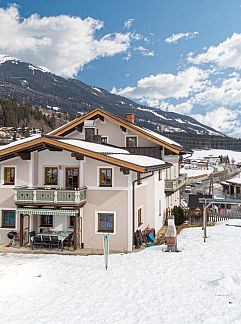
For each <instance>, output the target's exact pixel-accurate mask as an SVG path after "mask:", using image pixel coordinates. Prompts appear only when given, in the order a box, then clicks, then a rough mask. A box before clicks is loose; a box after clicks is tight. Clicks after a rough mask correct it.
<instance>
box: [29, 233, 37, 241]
mask: <svg viewBox="0 0 241 324" xmlns="http://www.w3.org/2000/svg"><path fill="white" fill-rule="evenodd" d="M28 235H29V242H30V243H31V239H32V237H33V236H35V235H36V233H35V231H32V232H29V234H28Z"/></svg>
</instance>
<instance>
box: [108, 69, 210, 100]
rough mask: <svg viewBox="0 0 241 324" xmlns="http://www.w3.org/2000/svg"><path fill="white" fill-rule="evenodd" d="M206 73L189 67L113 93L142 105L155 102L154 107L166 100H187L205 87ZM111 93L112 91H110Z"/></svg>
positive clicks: (147, 78)
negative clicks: (138, 101)
mask: <svg viewBox="0 0 241 324" xmlns="http://www.w3.org/2000/svg"><path fill="white" fill-rule="evenodd" d="M207 78H208V73H207V72H205V71H203V70H201V69H199V68H196V67H190V68H188V69H186V70H183V71H179V72H178V73H177V75H174V74H165V73H160V74H157V75H150V76H148V77H145V78H143V79H140V80H139V81H138V82H137V84H136V86H133V87H126V88H124V89H118V90H117V89H115V93H117V94H119V95H121V96H126V97H128V98H130V99H135V100H140V101H141V102H142V103H146V104H147V103H149V104H150V102H155V106H156V105H157V104H158V102H159V103H160V102H161V101H162V100H163V99H166V98H175V99H179V98H187V97H188V96H189V95H191V94H192V93H194V92H195V93H196V92H199V91H201V90H203V89H204V88H206V87H207V85H208V84H209V83H208V80H207ZM112 91H113V90H112Z"/></svg>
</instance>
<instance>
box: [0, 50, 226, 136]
mask: <svg viewBox="0 0 241 324" xmlns="http://www.w3.org/2000/svg"><path fill="white" fill-rule="evenodd" d="M0 98H2V99H8V98H15V99H17V100H21V101H25V102H30V103H31V104H34V105H38V106H40V107H42V108H48V109H54V110H60V111H61V112H64V113H68V114H73V115H76V114H77V113H78V112H79V113H86V112H88V111H90V110H92V109H93V108H96V107H99V108H102V109H105V110H107V111H109V112H111V113H113V114H116V115H118V116H120V117H124V116H125V114H126V113H130V112H133V113H134V114H135V115H136V118H137V120H138V124H139V125H140V126H143V127H146V128H149V129H151V130H153V131H157V132H159V133H178V132H179V133H186V134H189V133H191V134H201V135H217V136H226V135H224V134H222V133H220V132H218V131H216V130H215V129H213V128H211V127H209V126H206V125H204V124H201V123H199V122H198V121H196V120H195V119H194V118H192V117H189V116H186V115H181V114H178V113H175V112H165V111H162V110H160V109H157V108H151V107H148V106H144V105H140V104H138V103H136V102H133V101H132V100H130V99H127V98H125V97H122V96H119V95H115V94H112V93H110V92H109V91H107V90H105V89H102V88H99V87H95V86H90V85H87V84H85V83H83V82H81V81H80V80H77V79H64V78H62V77H60V76H57V75H55V74H53V73H51V72H50V71H49V70H47V69H45V68H42V67H37V66H34V65H33V64H31V63H27V62H22V61H21V60H19V59H16V58H12V57H6V56H5V57H3V56H2V57H0Z"/></svg>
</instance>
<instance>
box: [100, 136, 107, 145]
mask: <svg viewBox="0 0 241 324" xmlns="http://www.w3.org/2000/svg"><path fill="white" fill-rule="evenodd" d="M107 143H108V137H107V136H101V144H107Z"/></svg>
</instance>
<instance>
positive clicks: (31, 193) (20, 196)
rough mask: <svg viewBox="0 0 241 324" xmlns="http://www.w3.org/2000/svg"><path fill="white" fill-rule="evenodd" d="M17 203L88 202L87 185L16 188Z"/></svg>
mask: <svg viewBox="0 0 241 324" xmlns="http://www.w3.org/2000/svg"><path fill="white" fill-rule="evenodd" d="M14 200H15V204H16V205H43V206H44V205H62V206H71V205H83V204H84V203H85V202H86V187H82V188H78V189H56V188H50V189H48V188H28V187H20V188H16V189H15V193H14Z"/></svg>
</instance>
